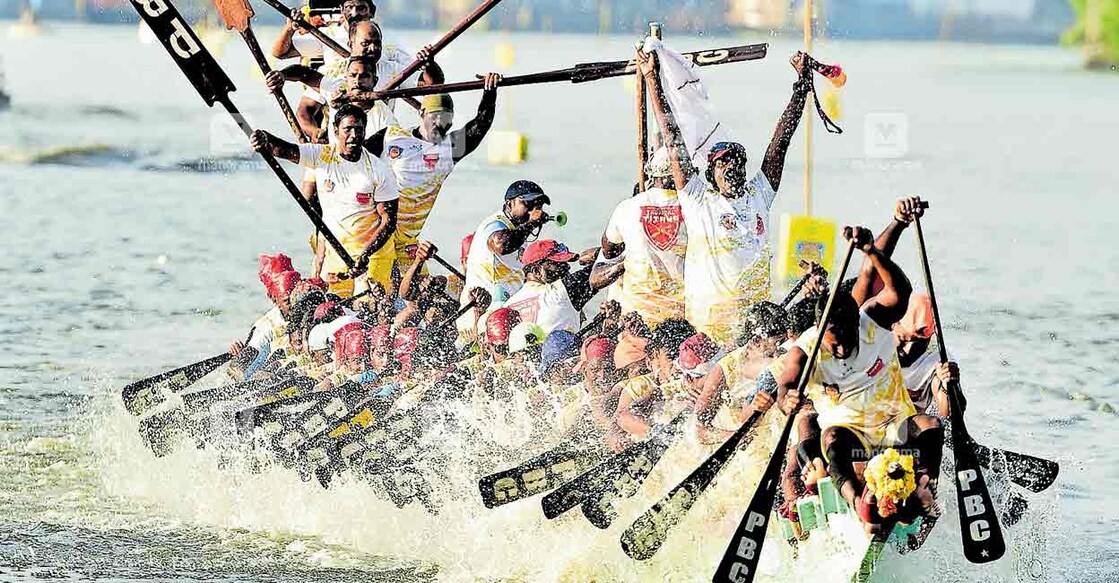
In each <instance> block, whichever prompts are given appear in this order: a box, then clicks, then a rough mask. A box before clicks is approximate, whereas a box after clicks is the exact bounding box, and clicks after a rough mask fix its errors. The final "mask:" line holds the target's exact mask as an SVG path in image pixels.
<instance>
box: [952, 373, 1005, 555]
mask: <svg viewBox="0 0 1119 583" xmlns="http://www.w3.org/2000/svg"><path fill="white" fill-rule="evenodd" d="M959 389H960V388H959V386H958V385H957V384H956V383H949V386H948V391H949V398H950V399H951V401H952V402H951V409H950V411H949V415H950V417H951V419H952V443H953V445H954V447H953V454H954V456H955V458H956V474H955V476H954V478H955V480H954V482H955V485H956V505H957V508H958V509H959V513H960V537H961V539H962V541H963V547H964V557H965V558H967V560H968V561H970V562H972V563H989V562H991V561H995V560H998V559H999V558H1001V557H1002V556H1003V554H1005V553H1006V541H1005V540H1004V539H1003V535H1002V526H1001V525H1000V524H999V516H998V510H997V509H996V508H995V504H994V502H993V501H992V500H991V492H990V490H988V489H987V480H986V479H985V478H984V477H983V468H982V467H980V465H979V458H978V456H977V455H976V454H975V442H974V441H972V439H971V436H970V435H969V434H968V432H967V427H966V426H964V416H963V414H962V412H961V411H960V408H959V406H958V405H959V399H957V398H956V395H958V394H959V393H958V392H957V391H959Z"/></svg>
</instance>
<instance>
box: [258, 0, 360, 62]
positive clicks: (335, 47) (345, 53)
mask: <svg viewBox="0 0 1119 583" xmlns="http://www.w3.org/2000/svg"><path fill="white" fill-rule="evenodd" d="M264 3H265V4H267V5H269V6H271V7H272V8H274V9H275V10H276V12H279V13H280V14H283V15H284V18H286V19H288V20H290V21H292V22H294V23H295V24H297V25H299V28H300V29H302V30H305V31H307V32H309V33H311V36H313V37H315V38H317V39H319V40H320V41H322V44H324V45H326V46H327V47H329V48H330V50H332V51H334V52H335V53H338V56H340V57H342V58H343V59H348V58H350V51H349V50H347V49H346V47H344V46H342V45H340V44H338V43H337V42H335V40H334V39H332V38H330V37H329V36H327V35H326V33H324V32H323V31H321V30H319V28H318V27H317V26H315V25H313V24H311V23H310V22H307V21H306V20H304V19H302V18H293V17H292V10H291V8H288V7H287V6H286V5H284V3H283V2H280V1H279V0H264Z"/></svg>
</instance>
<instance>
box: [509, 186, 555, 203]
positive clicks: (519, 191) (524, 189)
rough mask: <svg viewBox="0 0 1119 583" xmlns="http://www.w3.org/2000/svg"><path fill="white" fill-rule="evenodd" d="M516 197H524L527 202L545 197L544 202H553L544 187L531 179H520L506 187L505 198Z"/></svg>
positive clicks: (511, 198)
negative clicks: (545, 192)
mask: <svg viewBox="0 0 1119 583" xmlns="http://www.w3.org/2000/svg"><path fill="white" fill-rule="evenodd" d="M514 198H521V199H524V201H525V202H526V203H528V202H532V201H534V200H536V199H538V198H543V199H544V204H552V200H551V199H550V198H548V195H546V194H544V189H543V188H540V185H539V184H537V183H535V182H533V181H531V180H518V181H516V182H514V183H513V184H510V185H509V188H506V189H505V200H506V201H510V200H513V199H514Z"/></svg>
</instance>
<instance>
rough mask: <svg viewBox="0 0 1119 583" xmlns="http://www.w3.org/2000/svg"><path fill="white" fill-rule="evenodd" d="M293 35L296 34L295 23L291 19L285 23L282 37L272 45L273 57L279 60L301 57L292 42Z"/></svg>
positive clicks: (277, 38) (281, 30)
mask: <svg viewBox="0 0 1119 583" xmlns="http://www.w3.org/2000/svg"><path fill="white" fill-rule="evenodd" d="M293 12H294V10H293ZM293 34H295V22H294V21H293V20H291V19H287V21H286V22H284V27H283V28H282V29H280V36H278V37H276V42H274V43H272V56H273V57H276V58H277V59H291V58H295V57H298V56H300V55H299V51H297V50H295V45H294V44H292V42H291V37H292V35H293Z"/></svg>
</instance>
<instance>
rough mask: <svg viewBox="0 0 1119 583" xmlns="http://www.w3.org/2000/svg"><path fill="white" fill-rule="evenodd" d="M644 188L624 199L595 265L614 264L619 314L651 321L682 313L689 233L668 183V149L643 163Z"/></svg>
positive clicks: (611, 218) (614, 216)
mask: <svg viewBox="0 0 1119 583" xmlns="http://www.w3.org/2000/svg"><path fill="white" fill-rule="evenodd" d="M645 173H646V175H647V176H648V177H649V178H650V181H651V185H650V187H649V188H648V189H646V190H644V191H642V192H640V193H638V194H635V195H634V196H632V197H630V198H627V199H626V200H623V201H622V202H620V203H618V206H617V207H615V209H614V213H613V214H612V215H611V216H610V222H609V224H607V226H606V231H605V232H604V233H603V234H602V261H603V262H602V263H600V267H599V269H616V268H617V266H616V265H613V264H611V263H610V262H611V261H612V260H616V259H617V258H619V257H621V258H622V260H621V265H622V267H623V269H624V273H623V274H622V277H621V289H620V290H618V291H617V292H616V295H615V296H614V297H613V298H612V299H616V300H617V301H618V303H620V304H621V306H622V312H623V313H629V312H636V313H637V314H638V315H639V316H640V317H641V319H642V320H644V321H645V322H647V323H648V324H649V325H650V326H652V325H656V324H658V323H660V322H663V321H665V320H668V319H672V318H683V317H684V253H685V250H686V249H687V245H688V233H687V229H685V227H684V221H683V214H682V211H681V209H680V202H679V199H678V198H677V195H676V190H675V187H674V186H673V182H672V169H671V166H670V159H669V152H668V150H667V149H666V148H660V149H658V150H657V151H656V152H655V153H654V154H653V157H652V159H651V160H650V161H649V162H648V163H647V164H646V167H645Z"/></svg>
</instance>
